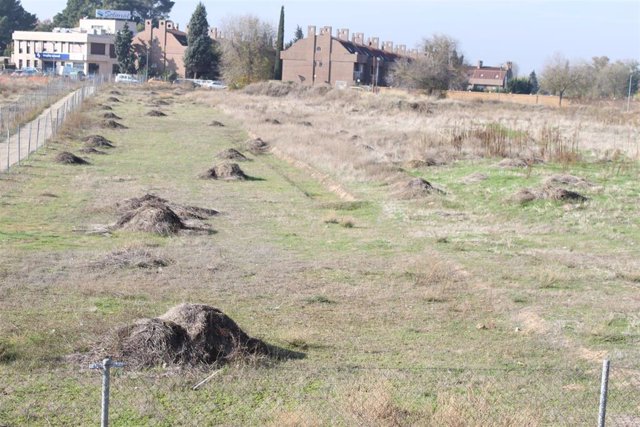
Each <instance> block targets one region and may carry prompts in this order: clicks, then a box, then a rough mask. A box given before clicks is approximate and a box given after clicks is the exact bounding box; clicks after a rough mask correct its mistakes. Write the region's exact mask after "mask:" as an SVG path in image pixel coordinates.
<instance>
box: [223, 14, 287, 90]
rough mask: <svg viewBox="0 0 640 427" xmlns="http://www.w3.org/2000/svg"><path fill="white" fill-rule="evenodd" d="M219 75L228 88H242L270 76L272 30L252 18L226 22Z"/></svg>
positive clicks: (244, 17) (271, 71) (245, 17)
mask: <svg viewBox="0 0 640 427" xmlns="http://www.w3.org/2000/svg"><path fill="white" fill-rule="evenodd" d="M222 28H223V34H224V35H225V38H224V39H222V40H221V47H222V75H223V77H224V79H225V81H226V82H227V83H228V84H231V85H235V86H245V85H247V84H250V83H253V82H256V81H260V80H268V79H270V78H271V76H272V74H273V67H274V58H275V47H274V36H275V30H274V28H273V27H272V26H271V25H270V24H268V23H265V22H262V21H260V19H259V18H257V17H255V16H252V15H244V16H237V17H232V18H230V19H228V20H227V21H226V22H224V23H223V25H222Z"/></svg>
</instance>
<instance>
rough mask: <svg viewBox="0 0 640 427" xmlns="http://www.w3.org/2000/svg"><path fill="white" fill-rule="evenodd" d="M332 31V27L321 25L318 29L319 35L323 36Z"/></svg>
mask: <svg viewBox="0 0 640 427" xmlns="http://www.w3.org/2000/svg"><path fill="white" fill-rule="evenodd" d="M332 31H333V28H331V27H322V28H321V29H320V35H321V36H324V35H325V34H329V35H331V32H332Z"/></svg>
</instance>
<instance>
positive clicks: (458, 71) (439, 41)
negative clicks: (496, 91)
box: [389, 35, 467, 92]
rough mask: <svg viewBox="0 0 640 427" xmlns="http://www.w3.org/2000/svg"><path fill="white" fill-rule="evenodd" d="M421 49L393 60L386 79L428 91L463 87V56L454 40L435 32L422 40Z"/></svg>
mask: <svg viewBox="0 0 640 427" xmlns="http://www.w3.org/2000/svg"><path fill="white" fill-rule="evenodd" d="M420 51H421V54H420V56H419V57H418V58H415V59H406V58H405V59H401V60H399V61H397V62H396V64H394V66H393V68H392V70H391V73H390V76H389V80H390V81H389V83H391V84H393V85H396V86H401V87H407V88H414V89H423V90H426V91H428V92H433V91H436V90H447V89H463V88H465V87H466V83H467V76H466V67H465V64H464V56H463V55H459V54H458V44H457V42H456V41H455V40H453V39H452V38H450V37H448V36H445V35H434V36H433V37H431V38H429V39H425V40H424V41H423V42H422V46H421V48H420Z"/></svg>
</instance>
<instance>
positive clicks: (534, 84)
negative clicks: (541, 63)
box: [529, 70, 540, 93]
mask: <svg viewBox="0 0 640 427" xmlns="http://www.w3.org/2000/svg"><path fill="white" fill-rule="evenodd" d="M529 86H530V87H531V92H530V93H538V91H539V90H540V85H539V84H538V76H536V71H535V70H533V71H532V72H531V74H529Z"/></svg>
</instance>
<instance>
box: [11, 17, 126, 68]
mask: <svg viewBox="0 0 640 427" xmlns="http://www.w3.org/2000/svg"><path fill="white" fill-rule="evenodd" d="M125 23H128V25H129V28H130V29H131V31H133V32H134V33H135V29H136V24H135V22H129V21H123V20H116V19H81V20H80V23H79V26H78V28H54V29H53V31H51V32H43V31H15V32H14V33H13V54H12V55H11V60H12V62H13V63H14V64H15V65H16V67H18V68H25V67H35V68H38V69H42V70H43V71H45V72H55V73H58V74H60V73H62V70H74V71H82V72H84V73H85V74H86V75H90V74H95V75H102V76H108V75H110V74H112V73H115V72H117V66H118V60H117V59H116V53H115V45H114V44H115V39H116V33H117V32H118V31H120V30H122V29H123V28H124V25H125Z"/></svg>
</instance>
